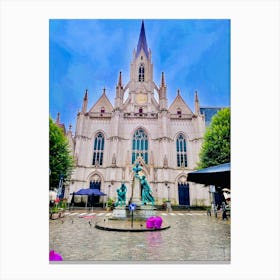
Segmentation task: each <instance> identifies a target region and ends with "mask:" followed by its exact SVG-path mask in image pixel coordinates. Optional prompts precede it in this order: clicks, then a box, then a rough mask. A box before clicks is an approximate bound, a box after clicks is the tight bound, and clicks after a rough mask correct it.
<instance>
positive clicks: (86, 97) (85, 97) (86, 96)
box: [82, 89, 88, 113]
mask: <svg viewBox="0 0 280 280" xmlns="http://www.w3.org/2000/svg"><path fill="white" fill-rule="evenodd" d="M87 104H88V90H87V89H86V91H85V96H84V101H83V108H82V112H83V113H86V112H87Z"/></svg>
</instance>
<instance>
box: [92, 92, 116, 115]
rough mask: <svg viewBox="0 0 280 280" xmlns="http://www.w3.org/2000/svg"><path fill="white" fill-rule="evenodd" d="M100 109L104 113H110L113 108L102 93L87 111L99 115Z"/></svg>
mask: <svg viewBox="0 0 280 280" xmlns="http://www.w3.org/2000/svg"><path fill="white" fill-rule="evenodd" d="M101 109H104V110H105V112H106V113H112V111H113V106H112V104H111V102H110V101H109V99H108V97H107V96H106V94H105V93H103V94H102V95H101V96H100V98H99V99H98V100H97V101H96V103H95V104H94V105H93V106H92V107H91V109H90V110H89V112H90V113H99V112H100V111H101Z"/></svg>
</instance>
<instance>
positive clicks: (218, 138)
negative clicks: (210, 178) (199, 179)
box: [198, 108, 230, 169]
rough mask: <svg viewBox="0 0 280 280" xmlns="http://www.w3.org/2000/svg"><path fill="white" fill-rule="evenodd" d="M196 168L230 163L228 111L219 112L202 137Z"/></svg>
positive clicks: (227, 109) (226, 109)
mask: <svg viewBox="0 0 280 280" xmlns="http://www.w3.org/2000/svg"><path fill="white" fill-rule="evenodd" d="M199 156H200V162H199V164H198V168H199V169H202V168H207V167H210V166H214V165H218V164H222V163H226V162H230V109H229V108H225V109H222V110H220V111H219V112H218V113H217V114H216V115H215V116H214V117H213V118H212V122H211V124H210V126H209V127H208V128H207V130H206V133H205V135H204V140H203V143H202V147H201V152H200V154H199Z"/></svg>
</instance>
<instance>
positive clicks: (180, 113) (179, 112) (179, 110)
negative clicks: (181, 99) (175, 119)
mask: <svg viewBox="0 0 280 280" xmlns="http://www.w3.org/2000/svg"><path fill="white" fill-rule="evenodd" d="M177 115H178V116H179V117H181V116H182V110H181V108H177Z"/></svg>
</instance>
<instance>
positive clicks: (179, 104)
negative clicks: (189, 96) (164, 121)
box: [168, 94, 193, 114]
mask: <svg viewBox="0 0 280 280" xmlns="http://www.w3.org/2000/svg"><path fill="white" fill-rule="evenodd" d="M178 109H180V110H181V112H182V114H193V112H192V110H191V109H190V107H189V106H188V105H187V104H186V102H185V101H184V99H183V98H182V97H181V95H180V94H178V95H177V96H176V98H175V99H174V101H173V102H172V104H171V105H170V107H169V109H168V111H169V112H170V113H171V114H177V111H178Z"/></svg>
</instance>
